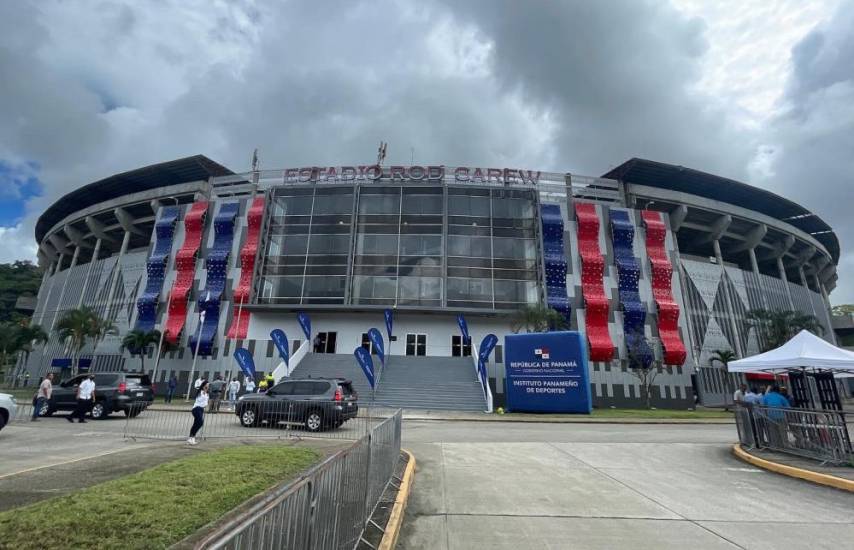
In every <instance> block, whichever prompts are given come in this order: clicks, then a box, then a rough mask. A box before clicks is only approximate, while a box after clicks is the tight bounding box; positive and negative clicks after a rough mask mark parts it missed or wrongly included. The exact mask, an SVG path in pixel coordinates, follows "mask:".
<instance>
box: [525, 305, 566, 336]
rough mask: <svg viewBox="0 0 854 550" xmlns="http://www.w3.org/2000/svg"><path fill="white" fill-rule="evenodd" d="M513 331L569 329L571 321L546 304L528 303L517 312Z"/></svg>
mask: <svg viewBox="0 0 854 550" xmlns="http://www.w3.org/2000/svg"><path fill="white" fill-rule="evenodd" d="M511 328H512V330H513V332H519V331H520V330H522V329H525V332H550V331H554V330H567V329H569V321H567V320H566V317H564V316H563V314H562V313H561V312H559V311H557V310H556V309H553V308H550V307H549V306H547V305H545V304H533V305H527V306H525V307H523V308H521V309H520V310H518V311H517V312H516V314H515V315H514V316H513V319H512V321H511Z"/></svg>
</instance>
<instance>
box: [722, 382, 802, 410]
mask: <svg viewBox="0 0 854 550" xmlns="http://www.w3.org/2000/svg"><path fill="white" fill-rule="evenodd" d="M732 400H733V402H734V403H735V404H736V405H762V406H764V407H777V408H786V409H788V408H790V407H791V406H792V400H791V398H790V397H789V390H788V389H787V388H786V387H785V386H780V385H779V384H771V385H769V386H766V387H765V391H764V392H761V393H760V391H759V388H757V387H756V386H752V387H750V389H748V387H747V384H741V385H740V386H739V387H738V389H737V390H735V393H733V394H732Z"/></svg>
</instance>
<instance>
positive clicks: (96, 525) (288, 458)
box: [0, 445, 320, 549]
mask: <svg viewBox="0 0 854 550" xmlns="http://www.w3.org/2000/svg"><path fill="white" fill-rule="evenodd" d="M319 457H320V454H319V453H318V452H316V451H315V450H313V449H307V448H294V447H288V446H283V445H247V446H241V447H229V448H225V449H219V450H214V451H208V452H204V451H203V452H200V453H199V454H197V455H195V456H191V457H187V458H182V459H179V460H175V461H173V462H167V463H165V464H161V465H159V466H155V467H154V468H151V469H148V470H144V471H142V472H138V473H136V474H132V475H129V476H125V477H122V478H119V479H114V480H112V481H108V482H106V483H101V484H99V485H94V486H92V487H89V488H87V489H83V490H81V491H79V492H76V493H73V494H71V495H67V496H63V497H58V498H54V499H50V500H46V501H43V502H39V503H36V504H32V505H30V506H24V507H21V508H14V509H12V510H8V511H6V512H3V513H0V548H15V549H18V548H166V547H168V546H170V545H172V544H174V543H176V542H178V541H180V540H182V539H184V538H185V537H187V536H188V535H190V534H192V533H194V532H195V531H197V530H198V529H200V528H201V527H203V526H205V525H206V524H208V523H210V522H211V521H214V520H216V519H217V518H219V517H221V516H222V515H223V514H225V513H226V512H228V511H229V510H231V509H233V508H235V507H236V506H238V505H239V504H241V503H242V502H244V501H245V500H247V499H249V498H251V497H252V496H254V495H256V494H258V493H260V492H262V491H264V490H265V489H268V488H269V487H272V486H273V485H274V484H276V483H279V482H281V481H283V480H286V479H288V478H290V477H293V476H294V475H296V474H298V473H299V472H301V471H303V470H305V469H306V468H308V467H309V466H311V465H312V464H314V463H315V462H316V461H317V460H318V459H319Z"/></svg>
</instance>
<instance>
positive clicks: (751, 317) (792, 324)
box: [746, 309, 824, 351]
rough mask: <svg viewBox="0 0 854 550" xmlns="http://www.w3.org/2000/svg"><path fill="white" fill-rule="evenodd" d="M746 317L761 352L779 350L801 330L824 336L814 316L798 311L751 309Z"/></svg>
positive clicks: (822, 329) (821, 327)
mask: <svg viewBox="0 0 854 550" xmlns="http://www.w3.org/2000/svg"><path fill="white" fill-rule="evenodd" d="M746 317H747V320H748V321H749V322H750V323H751V324H752V325H753V326H754V327H755V328H756V330H757V333H758V335H759V342H760V347H761V349H762V351H768V350H772V349H774V348H779V347H780V346H782V345H783V344H785V343H786V342H788V341H789V340H790V339H791V338H792V337H793V336H794V335H796V334H797V333H799V332H800V331H802V330H808V331H810V332H812V333H813V334H815V335H817V336H821V335H822V334H824V327H823V326H822V325H821V324H820V323H819V322H818V319H816V317H815V315H810V314H808V313H801V312H800V311H791V310H787V311H770V310H767V309H752V310H750V311H748V312H747V316H746Z"/></svg>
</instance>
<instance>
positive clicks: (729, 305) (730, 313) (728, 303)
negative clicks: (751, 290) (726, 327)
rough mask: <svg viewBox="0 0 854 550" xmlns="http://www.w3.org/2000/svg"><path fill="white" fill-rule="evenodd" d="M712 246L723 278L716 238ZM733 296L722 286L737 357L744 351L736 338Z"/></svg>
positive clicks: (722, 266)
mask: <svg viewBox="0 0 854 550" xmlns="http://www.w3.org/2000/svg"><path fill="white" fill-rule="evenodd" d="M712 247H713V248H714V250H715V260H717V262H718V265H719V266H721V279H723V277H724V274H725V273H726V269H725V268H724V258H723V255H721V243H720V241H719V240H718V239H715V240H713V241H712ZM732 299H733V297H732V296H730V295H729V292H727V291H726V287H724V305H725V306H726V309H727V311H726V314H727V317H728V318H729V323H730V328H731V329H732V334H733V336H734V343H735V345H734V346H733V347H734V348H735V349H734V350H733V351H734V352H735V353H736V354H738V356H739V357H744V351H743V350H742V349H741V341H739V339H738V335H739V333H740V332H741V331H740V330H739V328H738V324H737V323H736V322H735V315H734V314H733V312H734V311H735V308H733V306H732Z"/></svg>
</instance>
